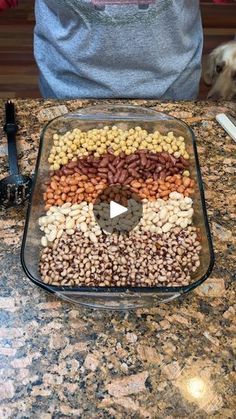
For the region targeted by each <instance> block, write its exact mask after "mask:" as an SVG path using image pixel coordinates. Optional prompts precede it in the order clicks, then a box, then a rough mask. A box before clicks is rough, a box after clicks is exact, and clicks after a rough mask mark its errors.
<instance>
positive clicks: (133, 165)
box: [128, 160, 139, 170]
mask: <svg viewBox="0 0 236 419" xmlns="http://www.w3.org/2000/svg"><path fill="white" fill-rule="evenodd" d="M138 166H139V161H137V160H136V161H135V162H133V163H131V164H129V166H128V169H131V170H132V169H136V167H138Z"/></svg>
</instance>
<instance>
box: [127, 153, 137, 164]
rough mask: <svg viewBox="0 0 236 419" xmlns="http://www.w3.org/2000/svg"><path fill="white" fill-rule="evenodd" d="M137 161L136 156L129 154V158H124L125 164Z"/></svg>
mask: <svg viewBox="0 0 236 419" xmlns="http://www.w3.org/2000/svg"><path fill="white" fill-rule="evenodd" d="M137 160H139V156H137V155H136V154H131V156H128V157H126V161H127V163H132V162H133V161H137Z"/></svg>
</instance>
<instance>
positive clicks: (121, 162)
mask: <svg viewBox="0 0 236 419" xmlns="http://www.w3.org/2000/svg"><path fill="white" fill-rule="evenodd" d="M125 164H126V161H125V160H121V161H120V162H119V163H118V164H117V166H116V169H117V170H119V169H122V168H123V167H124V165H125Z"/></svg>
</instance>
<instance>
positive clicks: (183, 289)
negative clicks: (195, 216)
mask: <svg viewBox="0 0 236 419" xmlns="http://www.w3.org/2000/svg"><path fill="white" fill-rule="evenodd" d="M109 106H110V107H112V108H114V109H115V108H116V109H121V108H122V109H124V108H125V109H126V110H127V112H128V111H129V110H134V109H135V110H140V112H141V114H140V115H139V117H138V118H137V119H138V120H140V117H141V116H142V112H144V111H150V116H149V115H148V113H149V112H147V114H146V115H145V114H143V119H142V120H141V121H140V122H143V121H145V122H146V121H151V120H153V121H154V120H155V117H157V116H158V115H159V116H160V115H163V116H165V118H164V119H165V120H168V119H169V120H175V121H177V122H178V123H179V124H182V125H183V126H184V127H185V128H186V129H187V130H189V132H190V134H191V139H192V145H193V151H194V158H195V163H196V174H197V180H198V185H199V194H200V199H201V207H202V212H203V218H204V225H205V230H206V237H207V243H208V248H209V256H210V261H209V265H208V268H207V271H206V272H205V274H204V275H202V276H201V278H199V279H198V280H197V281H195V282H193V283H192V284H189V285H182V286H178V287H174V286H170V287H163V286H159V287H114V286H113V287H108V286H106V287H99V286H97V287H85V286H82V287H69V286H67V287H66V286H64V287H63V286H56V285H47V284H45V283H43V282H40V281H39V280H38V279H36V278H35V277H34V276H33V275H32V274H31V273H30V272H29V271H28V268H27V266H26V263H25V258H24V253H25V245H26V239H27V233H28V226H29V219H30V213H31V206H32V199H33V196H34V192H35V187H36V180H37V175H38V169H39V166H40V161H41V154H42V146H43V141H44V134H45V132H46V131H47V129H48V127H49V126H50V125H51V124H53V123H54V122H55V121H56V120H57V119H61V118H67V117H71V116H72V115H74V116H77V117H79V118H78V119H82V120H88V121H89V120H91V121H92V120H99V119H98V118H97V117H98V115H99V114H89V111H91V110H96V108H97V109H100V110H101V111H102V110H104V111H105V110H107V109H108V108H109ZM86 111H87V112H88V114H86V113H85V112H86ZM80 112H82V113H80ZM119 119H121V120H124V119H127V117H124V116H123V117H119V116H116V115H112V116H110V117H109V116H108V115H103V118H102V119H100V120H104V121H106V120H107V121H109V120H115V121H118V120H119ZM128 119H129V120H130V121H132V120H135V115H134V116H131V117H129V118H128ZM157 120H158V119H157ZM159 121H161V119H159ZM20 259H21V265H22V268H23V270H24V272H25V274H26V275H27V276H28V278H29V279H30V280H31V281H32V282H33V283H34V284H36V285H38V286H39V287H40V288H43V289H44V290H46V291H48V292H50V293H53V294H54V293H57V294H58V295H60V293H63V292H73V293H77V294H78V295H79V294H81V295H84V293H88V294H92V293H97V294H101V295H102V294H105V293H111V294H119V293H125V294H126V295H127V294H129V295H133V296H135V295H137V294H138V293H140V294H151V295H152V294H153V295H155V294H158V293H173V292H176V293H180V295H182V294H185V293H188V292H190V291H192V290H194V289H195V288H197V287H198V286H199V285H201V284H202V283H203V282H204V281H206V279H207V278H208V277H209V276H210V274H211V273H212V270H213V267H214V264H215V256H214V248H213V242H212V237H211V231H210V226H209V221H208V216H207V209H206V201H205V193H204V185H203V181H202V175H201V169H200V164H199V158H198V152H197V144H196V137H195V133H194V131H193V129H192V128H191V127H190V126H189V125H188V124H187V123H186V122H184V121H182V120H181V119H179V118H176V117H175V116H172V115H168V114H165V113H164V112H159V111H156V110H155V109H152V108H145V107H142V106H135V105H124V104H110V105H109V104H107V105H92V106H88V107H85V108H79V109H77V110H75V111H72V112H68V113H65V114H63V115H59V116H57V117H55V118H53V119H51V120H50V121H48V122H47V123H46V124H45V125H44V127H43V129H42V131H41V134H40V142H39V150H38V155H37V160H36V165H35V173H34V176H33V185H32V190H31V194H30V198H29V203H28V208H27V214H26V220H25V227H24V233H23V239H22V245H21V252H20Z"/></svg>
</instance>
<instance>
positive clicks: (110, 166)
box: [108, 163, 116, 175]
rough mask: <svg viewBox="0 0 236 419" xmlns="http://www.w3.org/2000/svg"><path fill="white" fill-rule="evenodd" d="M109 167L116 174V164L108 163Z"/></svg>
mask: <svg viewBox="0 0 236 419" xmlns="http://www.w3.org/2000/svg"><path fill="white" fill-rule="evenodd" d="M108 169H109V170H110V171H111V172H112V173H113V175H115V174H116V169H115V168H114V166H113V165H112V164H111V163H109V164H108Z"/></svg>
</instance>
